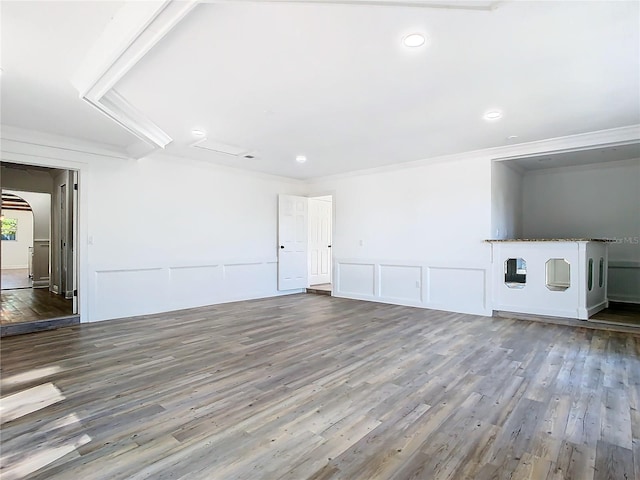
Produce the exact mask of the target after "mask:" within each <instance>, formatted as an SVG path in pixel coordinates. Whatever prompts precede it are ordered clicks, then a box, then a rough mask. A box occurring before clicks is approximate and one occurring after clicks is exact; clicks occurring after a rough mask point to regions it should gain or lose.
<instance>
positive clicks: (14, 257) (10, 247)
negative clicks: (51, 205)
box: [2, 210, 33, 269]
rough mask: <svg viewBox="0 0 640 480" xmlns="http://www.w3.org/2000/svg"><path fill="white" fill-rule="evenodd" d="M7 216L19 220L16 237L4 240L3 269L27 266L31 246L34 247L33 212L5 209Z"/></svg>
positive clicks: (4, 212)
mask: <svg viewBox="0 0 640 480" xmlns="http://www.w3.org/2000/svg"><path fill="white" fill-rule="evenodd" d="M2 212H3V214H4V216H5V218H15V219H17V220H18V231H17V234H16V239H15V241H14V240H2V269H11V268H27V267H28V266H29V247H33V213H31V212H25V211H21V210H3V211H2Z"/></svg>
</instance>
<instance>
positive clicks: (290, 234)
mask: <svg viewBox="0 0 640 480" xmlns="http://www.w3.org/2000/svg"><path fill="white" fill-rule="evenodd" d="M307 218H308V209H307V198H305V197H297V196H294V195H278V290H293V289H297V288H306V287H307V248H308V246H307V228H308V227H307Z"/></svg>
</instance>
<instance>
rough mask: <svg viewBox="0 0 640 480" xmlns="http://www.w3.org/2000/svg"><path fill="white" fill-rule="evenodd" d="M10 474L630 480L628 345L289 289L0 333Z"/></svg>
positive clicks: (634, 413)
mask: <svg viewBox="0 0 640 480" xmlns="http://www.w3.org/2000/svg"><path fill="white" fill-rule="evenodd" d="M2 370H3V372H2V395H3V397H4V398H3V416H2V421H3V422H4V424H3V425H2V443H3V444H2V466H3V467H2V478H3V480H10V479H12V478H29V479H37V480H44V479H96V480H97V479H105V480H106V479H108V480H115V479H125V478H127V479H141V478H150V479H154V480H161V479H168V478H172V479H177V478H189V479H281V478H282V479H296V480H298V479H317V480H319V479H366V480H370V479H398V480H400V479H410V478H416V479H430V480H436V479H455V480H458V479H475V480H482V479H507V478H513V479H536V480H544V479H554V480H560V479H615V480H620V479H629V480H630V479H634V478H640V336H638V335H635V334H628V333H626V334H625V333H618V332H612V331H606V330H593V329H587V328H580V327H570V326H563V325H550V324H544V323H540V322H531V321H526V320H512V319H506V318H488V317H477V316H472V315H463V314H455V313H446V312H438V311H433V310H424V309H415V308H409V307H401V306H393V305H383V304H376V303H370V302H360V301H355V300H345V299H338V298H332V297H328V296H321V295H304V294H302V295H293V296H287V297H278V298H271V299H265V300H255V301H250V302H238V303H232V304H224V305H217V306H212V307H206V308H200V309H194V310H189V311H183V312H177V313H172V314H161V315H156V316H147V317H142V318H137V319H123V320H116V321H108V322H101V323H96V324H83V325H79V326H76V327H70V328H65V329H60V330H56V331H50V332H42V333H37V334H29V335H22V336H17V337H10V338H6V339H3V340H2Z"/></svg>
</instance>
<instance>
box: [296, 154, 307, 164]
mask: <svg viewBox="0 0 640 480" xmlns="http://www.w3.org/2000/svg"><path fill="white" fill-rule="evenodd" d="M306 161H307V157H305V156H304V155H298V156H297V157H296V162H298V163H304V162H306Z"/></svg>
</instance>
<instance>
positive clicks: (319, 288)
mask: <svg viewBox="0 0 640 480" xmlns="http://www.w3.org/2000/svg"><path fill="white" fill-rule="evenodd" d="M331 290H332V288H331V284H330V283H321V284H318V285H309V287H308V288H307V293H314V294H316V295H331Z"/></svg>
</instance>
